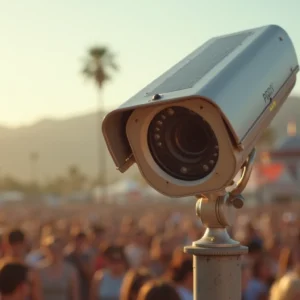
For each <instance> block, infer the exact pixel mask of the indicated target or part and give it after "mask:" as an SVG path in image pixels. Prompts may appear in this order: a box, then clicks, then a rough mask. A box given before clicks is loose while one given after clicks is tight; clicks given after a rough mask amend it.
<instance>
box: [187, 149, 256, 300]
mask: <svg viewBox="0 0 300 300" xmlns="http://www.w3.org/2000/svg"><path fill="white" fill-rule="evenodd" d="M255 153H256V152H255V150H253V151H252V152H251V154H250V155H249V157H248V160H247V161H246V162H245V164H244V165H243V167H242V169H243V172H242V176H241V179H240V180H239V182H238V185H237V186H236V188H235V189H234V190H232V191H231V192H230V193H228V192H226V191H221V192H214V193H211V194H207V195H205V196H203V197H201V198H200V199H199V200H198V201H197V204H196V215H197V216H198V217H199V218H200V219H201V221H202V223H203V224H204V226H205V227H206V231H205V233H204V235H203V237H202V238H201V239H200V240H198V241H195V242H193V245H192V246H188V247H185V248H184V251H185V252H186V253H189V254H192V255H193V260H194V300H202V299H208V300H241V256H242V255H243V254H246V253H247V252H248V248H247V247H244V246H242V245H240V243H239V242H237V241H235V240H233V239H231V238H230V236H229V234H228V232H227V230H226V227H228V226H231V225H232V224H233V221H234V214H235V209H240V208H242V207H243V204H244V199H243V197H242V196H241V195H240V193H241V192H242V190H243V189H244V188H245V186H246V184H247V182H248V180H249V177H250V174H251V171H252V167H253V163H254V158H255Z"/></svg>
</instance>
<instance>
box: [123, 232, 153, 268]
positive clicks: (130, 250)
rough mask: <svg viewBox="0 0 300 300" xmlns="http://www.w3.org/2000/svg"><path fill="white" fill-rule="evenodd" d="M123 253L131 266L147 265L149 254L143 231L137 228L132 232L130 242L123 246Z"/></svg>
mask: <svg viewBox="0 0 300 300" xmlns="http://www.w3.org/2000/svg"><path fill="white" fill-rule="evenodd" d="M125 254H126V257H127V259H128V262H129V265H130V267H131V268H140V267H144V266H145V265H147V263H148V260H149V256H148V250H147V247H146V239H145V233H144V232H143V231H141V230H137V231H136V232H135V233H134V234H133V237H132V239H131V242H130V243H128V244H127V245H126V246H125Z"/></svg>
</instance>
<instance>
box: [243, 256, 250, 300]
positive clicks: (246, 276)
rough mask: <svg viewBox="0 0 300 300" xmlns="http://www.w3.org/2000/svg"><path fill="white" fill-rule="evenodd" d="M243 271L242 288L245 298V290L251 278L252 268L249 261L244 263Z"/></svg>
mask: <svg viewBox="0 0 300 300" xmlns="http://www.w3.org/2000/svg"><path fill="white" fill-rule="evenodd" d="M241 272H242V280H241V281H242V283H241V289H242V300H245V292H246V290H247V287H248V284H249V281H250V279H251V268H250V266H249V264H248V263H245V262H244V263H242V267H241Z"/></svg>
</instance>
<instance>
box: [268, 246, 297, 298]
mask: <svg viewBox="0 0 300 300" xmlns="http://www.w3.org/2000/svg"><path fill="white" fill-rule="evenodd" d="M290 253H291V254H290V256H292V257H293V261H294V265H293V268H292V269H291V270H287V272H286V273H285V274H284V275H283V276H281V277H280V278H278V280H277V281H276V282H275V283H274V284H273V286H272V288H271V292H270V300H298V299H300V251H299V247H298V248H296V249H294V250H293V251H291V252H290Z"/></svg>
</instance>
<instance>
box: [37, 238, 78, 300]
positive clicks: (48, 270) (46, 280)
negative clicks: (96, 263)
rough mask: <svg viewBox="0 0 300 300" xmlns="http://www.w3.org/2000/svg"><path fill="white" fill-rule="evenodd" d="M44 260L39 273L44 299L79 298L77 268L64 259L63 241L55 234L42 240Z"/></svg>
mask: <svg viewBox="0 0 300 300" xmlns="http://www.w3.org/2000/svg"><path fill="white" fill-rule="evenodd" d="M43 246H44V247H45V252H46V254H47V256H46V260H45V261H44V262H43V263H42V264H41V265H40V268H39V273H40V278H41V286H42V291H43V298H44V300H68V299H72V300H79V299H80V293H79V280H78V274H77V270H76V269H75V268H74V267H73V266H72V265H71V264H70V263H68V262H66V261H65V260H64V253H63V249H64V242H63V240H62V239H61V238H59V237H56V236H49V237H47V238H45V240H44V241H43Z"/></svg>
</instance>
